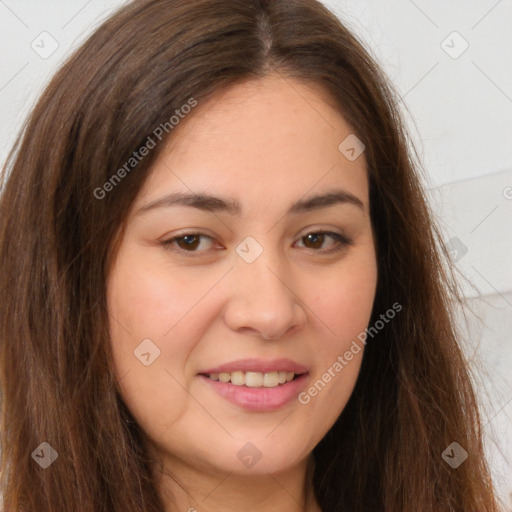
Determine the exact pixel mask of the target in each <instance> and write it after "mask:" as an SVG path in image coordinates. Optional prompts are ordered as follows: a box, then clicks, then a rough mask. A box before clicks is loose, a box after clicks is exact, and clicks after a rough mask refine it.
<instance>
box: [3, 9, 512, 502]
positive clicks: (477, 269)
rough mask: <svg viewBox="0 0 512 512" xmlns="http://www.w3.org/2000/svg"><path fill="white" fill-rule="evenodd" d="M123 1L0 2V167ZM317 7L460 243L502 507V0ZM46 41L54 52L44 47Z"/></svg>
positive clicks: (511, 486) (511, 360)
mask: <svg viewBox="0 0 512 512" xmlns="http://www.w3.org/2000/svg"><path fill="white" fill-rule="evenodd" d="M123 3H124V2H123V1H121V0H107V1H99V0H59V1H57V0H52V1H50V0H46V1H45V0H0V111H1V123H0V163H3V162H4V160H5V158H6V156H7V152H8V150H9V148H10V147H11V145H12V143H13V142H14V137H15V135H16V133H17V132H18V130H19V129H20V127H21V124H22V122H23V121H24V119H25V117H26V115H27V114H28V112H29V111H30V110H31V108H32V107H33V105H34V103H35V101H36V99H37V98H38V96H39V94H40V93H41V91H42V88H43V86H44V85H45V84H46V83H47V82H48V80H49V79H50V78H51V76H52V75H53V73H54V72H55V71H56V69H57V68H58V66H59V65H60V64H61V62H62V60H63V59H64V57H66V56H67V55H69V54H70V53H71V52H72V51H73V50H74V49H75V48H76V47H77V46H78V45H79V44H80V42H81V41H83V40H84V38H85V37H86V36H87V35H88V34H89V33H90V32H91V31H92V30H93V29H94V28H95V27H96V26H97V25H98V23H99V22H101V21H102V20H103V19H105V18H106V17H107V16H108V15H109V14H110V13H111V12H112V11H113V10H115V9H116V8H117V7H119V6H120V5H122V4H123ZM325 4H326V5H328V6H329V7H330V8H331V9H332V10H334V11H335V12H336V14H338V16H339V17H340V18H341V19H342V20H343V21H344V22H345V23H346V24H347V25H348V26H349V27H350V28H352V29H353V30H354V31H355V32H356V33H357V34H358V35H359V36H360V37H361V38H362V39H363V41H364V42H365V44H366V45H367V46H368V48H370V50H371V51H372V52H373V54H374V56H375V57H376V58H377V60H378V61H379V62H380V63H381V65H382V66H383V67H384V69H385V71H386V72H387V74H388V76H389V77H390V79H391V80H392V82H393V83H394V84H395V86H396V88H397V89H398V91H399V93H400V95H401V97H402V99H403V103H402V104H403V105H404V114H405V115H406V119H407V122H408V124H409V128H410V130H411V132H412V135H413V137H414V139H415V141H416V142H415V143H416V144H417V147H418V149H419V152H420V157H421V158H422V160H423V162H424V166H425V168H426V171H427V173H428V176H427V177H426V186H427V188H428V190H429V197H430V199H431V201H432V205H433V207H434V210H435V211H436V213H437V214H438V216H439V218H440V220H441V222H442V223H443V229H444V234H445V240H446V242H447V243H448V244H450V246H452V247H455V246H458V247H459V248H462V250H461V251H459V253H458V254H455V253H454V257H455V258H456V259H457V265H458V266H459V268H460V269H461V271H462V272H463V273H464V274H465V275H466V277H467V278H468V279H469V281H470V283H471V284H472V286H468V285H467V284H465V283H462V286H463V289H464V291H465V294H466V296H467V297H468V302H469V304H470V306H471V308H472V309H473V311H475V313H477V314H478V316H479V317H480V320H479V319H478V318H477V316H476V315H474V314H471V313H468V314H467V316H466V320H465V321H464V318H463V315H462V314H461V323H463V325H464V328H465V330H466V332H467V336H466V338H467V340H466V344H465V346H466V348H467V351H468V354H469V356H470V357H471V358H472V359H474V361H475V371H477V370H478V366H477V364H476V362H477V361H480V362H482V363H483V365H484V370H485V371H484V373H477V374H476V375H475V379H476V381H477V383H478V389H479V392H480V395H481V399H482V405H483V408H484V417H485V420H484V424H485V434H486V442H487V446H488V454H489V458H490V460H491V463H492V469H493V477H494V479H495V482H496V485H497V487H498V490H499V493H500V496H501V498H502V499H503V501H504V503H505V504H506V506H507V507H508V510H512V340H511V333H512V315H511V313H512V269H511V265H510V254H511V252H512V237H511V236H510V235H511V225H512V223H511V219H512V151H511V146H512V66H511V65H510V63H511V62H512V59H511V49H512V31H511V29H510V27H511V26H512V1H511V0H498V1H497V0H478V1H476V0H451V1H446V0H444V1H441V0H415V1H413V0H387V1H385V2H384V1H382V0H380V1H379V0H358V1H355V0H352V1H347V0H325ZM454 31H455V32H457V33H458V35H457V34H455V35H454V34H453V32H454ZM43 32H47V33H48V34H50V35H49V36H48V35H44V34H43V35H41V34H42V33H43ZM54 41H55V42H54ZM52 44H53V45H55V44H58V48H57V49H56V50H55V51H54V52H53V53H52V54H51V55H46V54H45V52H46V53H49V52H50V51H51V50H52ZM466 45H468V48H467V49H466V50H465V51H464V52H463V53H461V54H460V55H459V53H460V52H461V51H462V50H463V49H464V48H465V46H466ZM38 52H39V53H38ZM450 54H451V55H450ZM41 55H42V56H41ZM42 57H45V58H42ZM48 142H49V143H50V144H51V134H49V141H48ZM466 251H467V252H466ZM478 371H479V370H478ZM469 455H470V456H471V454H469ZM440 463H441V462H440Z"/></svg>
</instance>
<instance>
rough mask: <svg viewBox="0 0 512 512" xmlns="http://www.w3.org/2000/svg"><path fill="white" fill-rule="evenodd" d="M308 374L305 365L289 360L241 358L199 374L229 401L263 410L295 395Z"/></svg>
mask: <svg viewBox="0 0 512 512" xmlns="http://www.w3.org/2000/svg"><path fill="white" fill-rule="evenodd" d="M307 374H308V369H307V367H305V366H303V365H301V364H299V363H296V362H295V361H292V360H290V359H276V360H273V361H264V360H261V359H243V360H239V361H233V362H231V363H227V364H224V365H221V366H218V367H215V368H210V369H208V370H206V371H203V372H201V373H200V374H199V376H201V377H202V378H203V379H204V380H205V382H206V383H207V384H208V385H209V386H211V387H212V388H213V389H214V390H215V391H216V392H217V393H219V394H220V395H221V396H223V397H224V398H226V399H227V400H229V401H230V402H231V403H234V404H236V405H238V406H239V407H242V408H243V409H247V410H251V411H256V412H264V411H272V410H275V409H277V408H279V407H282V406H283V405H285V404H286V403H288V402H290V401H291V400H292V399H293V398H294V397H296V396H297V394H298V392H299V391H300V388H301V387H302V386H303V385H304V383H305V381H306V376H307Z"/></svg>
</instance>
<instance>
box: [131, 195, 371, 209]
mask: <svg viewBox="0 0 512 512" xmlns="http://www.w3.org/2000/svg"><path fill="white" fill-rule="evenodd" d="M336 204H350V205H354V206H357V207H358V208H360V209H361V210H362V211H363V212H364V211H365V207H364V204H363V202H362V201H361V200H360V199H359V198H358V197H356V196H355V195H354V194H351V193H350V192H348V191H346V190H341V189H337V190H331V191H328V192H325V193H323V194H319V195H316V196H312V197H309V198H306V199H301V200H299V201H297V202H295V203H294V204H293V205H292V206H291V207H290V208H289V209H288V211H287V213H286V214H287V215H297V214H300V213H306V212H309V211H312V210H318V209H321V208H327V207H329V206H334V205H336ZM172 206H190V207H192V208H197V209H199V210H203V211H209V212H213V213H215V212H223V213H228V214H230V215H238V216H240V215H241V214H242V206H241V205H240V203H239V202H238V201H237V200H235V199H231V198H222V197H215V196H212V195H209V194H206V193H198V194H193V193H188V192H174V193H172V194H169V195H166V196H164V197H162V198H160V199H157V200H155V201H152V202H150V203H148V204H146V205H145V206H142V207H141V208H140V209H139V210H137V212H136V215H140V214H143V213H146V212H148V211H150V210H154V209H156V208H164V207H167V208H168V207H172Z"/></svg>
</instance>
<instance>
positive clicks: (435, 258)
mask: <svg viewBox="0 0 512 512" xmlns="http://www.w3.org/2000/svg"><path fill="white" fill-rule="evenodd" d="M407 144H408V142H407V137H406V134H405V131H404V129H403V123H402V120H401V118H400V115H399V110H398V106H397V101H396V95H395V94H394V93H393V91H392V89H391V88H390V86H389V85H388V83H387V82H386V79H385V77H384V76H383V74H382V72H381V71H380V70H379V68H378V66H377V65H376V64H375V63H374V62H373V60H372V59H371V57H370V56H369V55H368V53H367V52H366V51H365V49H364V48H363V46H362V45H361V44H360V43H359V42H358V41H357V39H356V38H355V37H354V36H353V35H352V34H351V33H350V32H349V31H347V29H346V28H345V27H343V26H342V25H341V23H340V22H339V20H338V19H337V18H336V17H335V16H333V15H332V14H331V13H330V12H329V11H328V10H327V9H326V8H325V7H323V6H322V5H321V4H320V3H318V2H316V1H315V0H293V1H289V0H287V1H284V0H283V1H281V0H277V1H272V2H265V1H263V0H260V1H258V0H253V1H247V0H216V1H211V0H193V1H189V2H183V1H178V0H140V1H134V2H131V3H129V4H127V5H126V6H124V7H123V8H122V9H120V10H119V11H118V12H117V13H116V14H114V15H113V16H112V17H111V18H110V19H108V20H107V21H106V22H105V23H103V25H102V26H101V27H99V28H98V29H97V30H96V31H95V33H94V34H93V35H92V36H91V37H90V38H89V39H88V40H87V41H86V42H85V43H84V44H83V45H82V47H81V48H80V49H79V50H78V51H77V52H76V53H75V54H74V55H72V56H71V57H70V58H69V60H68V61H67V62H66V63H65V65H64V66H63V67H62V68H61V70H60V71H59V72H58V73H57V75H56V76H55V77H54V79H53V80H52V82H51V83H50V85H49V86H48V87H47V89H46V91H45V92H44V94H43V95H42V97H41V99H40V101H39V102H38V104H37V106H36V108H35V109H34V112H33V113H32V115H31V117H30V119H29V121H28V123H27V125H26V127H25V130H24V133H23V134H22V136H21V137H20V139H19V143H18V144H17V148H16V150H17V151H16V153H14V152H13V154H12V155H11V159H10V162H9V163H8V166H7V168H6V170H5V172H4V183H3V189H2V196H1V203H0V206H1V211H2V224H1V226H2V228H1V237H0V241H1V246H0V251H1V259H0V261H1V265H0V283H1V286H2V302H1V315H0V317H1V325H2V331H1V338H0V339H1V373H0V375H1V389H2V484H1V485H2V493H3V501H4V508H5V510H6V511H11V510H23V511H24V512H32V511H35V510H37V511H38V512H42V511H50V510H51V511H53V512H55V511H59V510H66V511H67V512H69V511H85V510H94V511H123V512H124V511H127V510H141V511H145V512H146V511H164V510H165V511H168V512H170V511H178V510H188V511H190V512H191V511H193V510H197V511H202V510H204V511H208V510H223V511H230V510H251V511H260V510H265V511H272V510H287V511H299V510H307V511H323V512H328V511H344V510H350V511H361V512H362V511H365V512H368V511H393V512H398V511H404V512H405V511H413V510H422V511H425V512H426V511H436V512H440V511H454V510H460V511H468V512H469V511H474V510H479V511H485V512H490V511H496V510H497V504H496V500H495V498H494V497H493V488H492V483H491V480H490V476H489V471H488V468H487V465H486V461H485V458H484V454H483V449H482V437H481V432H480V419H479V413H478V409H477V404H476V399H475V394H474V390H473V389H472V385H471V382H470V379H469V373H468V367H467V365H466V362H465V360H464V358H463V356H462V352H461V350H460V348H459V345H458V338H457V333H456V332H455V329H454V325H453V319H452V311H451V309H450V308H451V304H452V303H453V299H455V300H458V295H457V287H456V285H455V284H454V281H453V278H452V277H451V272H450V270H449V267H448V266H447V264H446V262H445V260H444V259H443V258H442V256H443V254H442V251H441V249H440V247H441V246H440V245H439V244H438V240H439V237H438V232H437V229H436V227H435V224H434V223H433V221H432V216H431V214H430V212H429V209H428V206H427V203H426V201H425V197H424V193H423V191H422V189H421V186H420V180H419V177H418V170H417V169H419V166H418V164H417V163H416V162H415V160H414V159H413V157H412V155H411V154H410V153H409V152H408V146H407Z"/></svg>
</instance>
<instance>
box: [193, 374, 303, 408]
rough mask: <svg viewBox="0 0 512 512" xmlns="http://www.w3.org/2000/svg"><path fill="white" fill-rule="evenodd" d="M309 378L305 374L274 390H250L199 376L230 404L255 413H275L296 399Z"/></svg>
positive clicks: (263, 388) (262, 388)
mask: <svg viewBox="0 0 512 512" xmlns="http://www.w3.org/2000/svg"><path fill="white" fill-rule="evenodd" d="M307 376H308V374H307V373H303V374H302V375H299V376H298V377H297V378H295V379H294V380H291V381H290V382H286V383H285V384H280V385H279V386H276V387H274V388H265V387H260V388H250V387H247V386H245V385H244V386H235V385H234V384H231V382H220V381H218V380H212V379H210V378H209V377H206V376H205V375H199V377H201V378H202V379H203V380H204V381H205V382H206V384H207V385H209V386H211V388H212V389H213V390H214V391H216V392H217V393H218V394H219V395H221V396H222V397H224V398H225V399H226V400H228V401H229V402H231V403H233V404H235V405H238V406H239V407H241V408H242V409H245V410H248V411H255V412H267V411H275V410H276V409H279V408H281V407H283V406H285V405H286V404H288V403H289V402H291V401H292V400H293V399H296V398H297V396H298V395H299V393H300V391H301V389H302V388H303V387H304V385H305V383H306V379H307Z"/></svg>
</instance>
